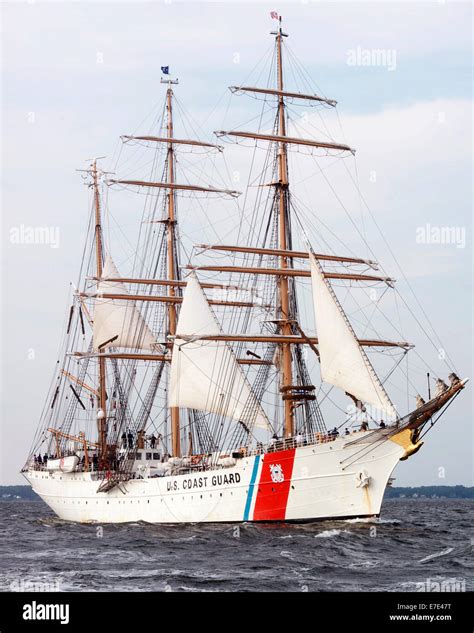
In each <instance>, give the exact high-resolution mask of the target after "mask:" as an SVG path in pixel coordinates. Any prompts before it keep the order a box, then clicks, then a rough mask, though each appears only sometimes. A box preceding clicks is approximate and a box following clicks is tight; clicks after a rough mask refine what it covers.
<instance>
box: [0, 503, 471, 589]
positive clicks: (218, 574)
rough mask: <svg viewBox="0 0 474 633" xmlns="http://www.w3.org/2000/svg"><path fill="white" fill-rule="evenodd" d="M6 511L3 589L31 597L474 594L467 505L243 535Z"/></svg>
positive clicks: (8, 507)
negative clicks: (40, 592)
mask: <svg viewBox="0 0 474 633" xmlns="http://www.w3.org/2000/svg"><path fill="white" fill-rule="evenodd" d="M1 510H2V511H1V512H0V530H1V531H2V534H3V535H4V536H3V538H2V539H1V540H0V590H3V591H12V590H14V591H24V590H31V587H32V585H33V589H34V590H35V583H39V587H41V586H44V587H45V589H46V590H54V587H53V588H51V586H50V585H51V583H55V585H54V586H56V587H57V590H58V591H78V590H82V591H94V592H97V591H205V592H207V591H210V592H215V591H252V590H255V591H306V590H307V591H321V590H325V589H327V588H328V587H329V588H330V589H331V591H360V590H367V591H419V590H420V589H419V588H420V587H423V586H425V585H424V584H423V583H425V584H427V583H429V582H444V581H446V582H451V583H454V585H453V586H454V587H458V586H459V587H461V589H460V590H466V591H470V590H472V589H474V587H473V583H472V580H470V578H472V577H473V573H472V572H473V568H474V562H473V561H472V551H471V550H472V548H471V545H470V525H471V521H470V518H471V513H472V502H470V501H468V500H457V499H456V500H455V499H453V500H447V499H423V500H418V499H413V500H411V499H396V500H389V501H387V502H385V504H384V507H383V517H382V518H381V519H380V518H379V519H349V520H332V521H323V522H314V523H301V524H279V523H274V524H254V523H243V524H241V525H240V526H238V529H237V526H235V525H233V524H232V525H229V524H213V525H211V524H209V525H206V524H195V525H157V524H147V523H135V524H120V525H103V526H102V529H101V530H98V529H97V525H89V524H88V525H78V524H75V523H71V522H68V521H63V520H61V519H58V518H56V517H55V516H54V515H53V514H52V513H51V512H50V510H49V509H48V508H47V507H46V506H45V505H44V504H43V503H42V502H24V501H5V502H2V504H1ZM454 512H455V513H456V522H455V523H453V521H452V517H453V513H454ZM374 526H376V530H374V529H373V527H374ZM387 570H390V573H388V571H387ZM437 579H445V580H444V581H443V580H437ZM446 579H447V580H446ZM48 583H49V584H48ZM463 583H464V584H463ZM455 590H457V589H455Z"/></svg>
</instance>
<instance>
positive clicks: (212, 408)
mask: <svg viewBox="0 0 474 633" xmlns="http://www.w3.org/2000/svg"><path fill="white" fill-rule="evenodd" d="M219 334H222V331H221V328H220V326H219V324H218V323H217V321H216V319H215V317H214V314H213V313H212V310H211V308H210V307H209V303H208V302H207V299H206V297H205V295H204V292H203V290H202V288H201V286H200V284H199V282H198V280H197V278H196V277H195V276H194V275H191V276H190V277H189V280H188V283H187V285H186V290H185V292H184V296H183V303H182V305H181V310H180V313H179V319H178V326H177V335H176V339H175V342H174V346H173V357H172V361H171V375H170V395H169V405H170V406H171V407H187V408H190V409H198V410H200V411H208V412H212V413H217V414H219V415H224V416H226V417H230V418H233V419H234V420H237V421H240V422H243V423H244V424H245V425H247V426H248V425H249V424H250V425H255V426H256V427H259V428H264V429H267V428H268V427H269V423H268V420H267V417H266V415H265V412H264V411H263V409H262V406H261V405H260V403H259V402H258V400H257V398H256V397H255V394H254V393H253V391H252V388H251V386H250V384H249V382H248V380H247V379H246V377H245V374H244V373H243V371H242V369H241V367H240V366H239V364H238V362H237V360H236V358H235V355H234V353H233V351H232V349H231V348H230V346H229V345H228V343H226V342H225V341H203V340H199V336H204V335H206V336H212V335H219ZM180 337H183V338H180Z"/></svg>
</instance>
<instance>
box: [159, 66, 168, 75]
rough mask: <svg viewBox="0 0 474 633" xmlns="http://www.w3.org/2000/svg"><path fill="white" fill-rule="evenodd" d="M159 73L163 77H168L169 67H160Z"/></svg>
mask: <svg viewBox="0 0 474 633" xmlns="http://www.w3.org/2000/svg"><path fill="white" fill-rule="evenodd" d="M161 72H162V73H163V75H169V74H170V67H169V66H162V67H161Z"/></svg>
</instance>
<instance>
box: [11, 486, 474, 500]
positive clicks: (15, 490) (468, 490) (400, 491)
mask: <svg viewBox="0 0 474 633" xmlns="http://www.w3.org/2000/svg"><path fill="white" fill-rule="evenodd" d="M403 497H415V498H416V497H422V498H423V497H424V498H426V497H444V498H445V499H474V487H466V486H418V487H416V488H408V487H407V488H387V490H386V492H385V498H386V499H397V498H403ZM15 499H25V500H30V501H37V500H39V497H38V495H37V494H36V493H35V492H33V490H32V489H31V488H30V486H0V501H12V500H15Z"/></svg>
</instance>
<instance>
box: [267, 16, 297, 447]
mask: <svg viewBox="0 0 474 633" xmlns="http://www.w3.org/2000/svg"><path fill="white" fill-rule="evenodd" d="M273 34H275V35H276V48H277V89H278V91H279V92H280V93H282V92H283V66H282V40H283V38H284V37H287V35H286V34H285V33H283V31H282V29H281V17H280V18H279V27H278V31H276V33H275V32H274V33H272V35H273ZM277 133H278V136H282V137H286V123H285V101H284V98H283V94H280V95H279V97H278V127H277ZM277 162H278V183H277V187H278V205H279V212H278V234H279V235H278V248H279V249H280V250H281V251H286V250H287V249H288V248H289V246H290V245H289V244H288V239H287V236H288V169H287V165H288V162H287V153H286V143H285V142H281V143H280V144H279V147H278V161H277ZM280 268H282V269H285V268H288V258H287V257H286V256H285V255H281V256H280ZM278 279H279V281H278V290H279V299H280V301H279V303H280V315H279V316H280V318H279V321H280V330H281V333H282V334H283V335H285V336H290V335H291V334H292V333H293V332H292V327H291V323H292V321H291V314H290V289H289V279H288V277H287V276H284V275H283V276H281V277H279V278H278ZM281 368H282V371H281V384H280V389H281V392H282V393H283V394H284V393H285V392H286V391H287V390H288V387H291V385H292V375H293V372H292V361H291V345H290V343H282V344H281ZM283 404H284V430H285V437H291V436H292V435H293V434H294V424H293V402H292V400H291V399H289V398H288V399H284V400H283Z"/></svg>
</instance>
